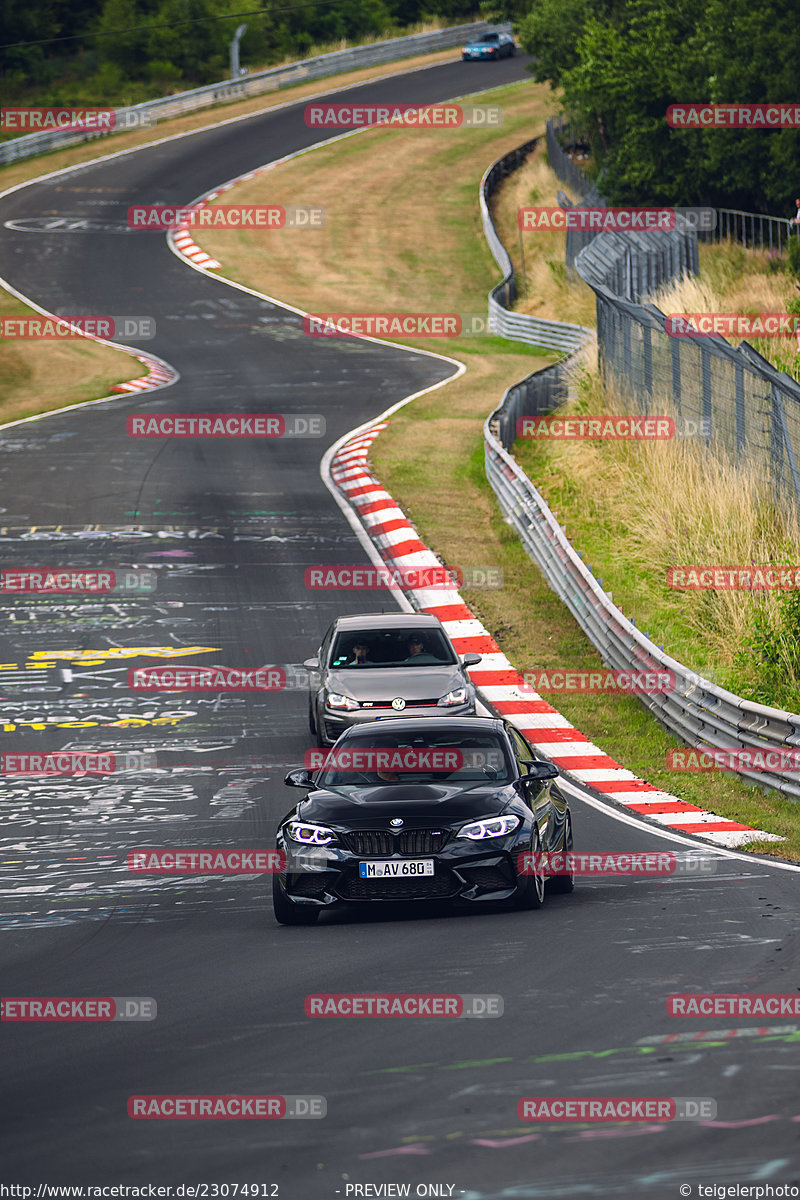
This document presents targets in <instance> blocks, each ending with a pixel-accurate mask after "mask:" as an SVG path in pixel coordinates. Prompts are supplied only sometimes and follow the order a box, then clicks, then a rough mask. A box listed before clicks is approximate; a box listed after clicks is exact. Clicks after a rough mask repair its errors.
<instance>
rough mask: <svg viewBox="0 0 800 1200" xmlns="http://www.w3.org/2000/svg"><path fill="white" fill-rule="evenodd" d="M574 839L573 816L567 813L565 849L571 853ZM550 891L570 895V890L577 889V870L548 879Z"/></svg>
mask: <svg viewBox="0 0 800 1200" xmlns="http://www.w3.org/2000/svg"><path fill="white" fill-rule="evenodd" d="M573 844H574V843H573V839H572V817H571V816H570V815H569V813H567V825H566V829H565V831H564V850H565V851H566V852H567V853H568V854H569V852H570V851H571V850H572V848H573ZM547 888H548V891H550V892H553V893H554V894H555V895H557V896H558V895H568V894H569V892H574V891H575V872H574V871H570V873H569V875H554V876H553V877H552V879H548V881H547Z"/></svg>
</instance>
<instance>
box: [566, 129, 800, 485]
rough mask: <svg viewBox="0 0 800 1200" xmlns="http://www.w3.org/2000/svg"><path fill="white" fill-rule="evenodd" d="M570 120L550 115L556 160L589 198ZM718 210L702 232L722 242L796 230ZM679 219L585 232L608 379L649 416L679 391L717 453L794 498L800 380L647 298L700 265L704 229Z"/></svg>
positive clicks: (580, 264) (582, 264)
mask: <svg viewBox="0 0 800 1200" xmlns="http://www.w3.org/2000/svg"><path fill="white" fill-rule="evenodd" d="M564 128H565V127H564V126H563V125H562V124H560V123H559V121H558V120H557V119H555V120H553V121H550V122H548V152H549V154H550V162H551V165H552V166H553V169H554V170H555V172H556V174H557V175H559V177H560V178H562V180H563V181H564V182H565V183H569V184H570V185H571V186H573V187H575V189H576V190H577V191H582V193H583V196H584V200H585V198H586V196H587V195H591V191H592V185H591V183H590V181H589V180H588V178H587V177H586V176H585V174H584V173H583V172H582V171H581V170H580V168H579V167H578V166H577V164H576V163H574V162H573V161H572V160H571V159H570V158H569V157H568V156H567V155H566V154H565V153H564V151H563V150H562V149H561V147H560V146H558V148H556V147H557V145H558V136H557V135H559V134H560V135H561V136H564ZM595 195H596V192H595ZM717 214H718V222H717V228H716V229H715V230H713V231H710V232H708V233H705V234H702V235H700V236H706V237H714V238H715V240H717V241H719V239H720V238H721V237H722V236H734V235H735V234H736V235H738V238H739V240H741V241H742V242H743V244H745V245H748V246H750V247H751V248H759V247H760V246H761V243H762V242H765V243H766V245H765V248H769V245H770V238H771V239H772V244H773V245H774V246H776V247H777V245H778V239H779V238H780V239H782V240H781V241H780V245H781V246H783V247H784V248H785V246H786V239H787V238H788V237H791V236H796V234H794V233H793V231H792V229H791V222H790V221H789V220H788V219H784V218H782V217H766V216H765V217H759V216H758V214H752V213H737V212H735V210H730V209H718V210H717ZM731 214H733V216H732V217H731ZM734 217H735V218H736V220H734V219H733V218H734ZM729 218H730V219H729ZM740 218H747V220H746V221H744V220H741V219H740ZM678 225H679V228H676V229H671V230H661V231H654V232H651V233H637V232H632V233H626V234H618V233H597V234H588V235H584V237H586V236H588V237H589V239H590V240H589V243H588V244H587V245H584V247H583V248H582V249H581V250H580V251H579V253H578V254H577V255H576V256H575V258H574V265H575V270H576V271H577V273H578V275H579V276H580V277H581V279H583V280H584V281H585V282H586V283H588V284H589V286H590V287H591V288H592V290H593V291H594V293H595V297H596V301H597V344H598V357H599V362H600V368H601V371H602V373H603V378H604V379H605V380H606V382H608V383H610V384H613V385H614V386H615V387H616V389H617V390H618V391H619V392H621V393H622V394H623V395H625V396H626V397H627V398H628V400H629V402H630V404H631V406H632V407H633V408H634V409H635V410H637V411H638V412H640V413H642V414H647V413H648V412H651V411H653V410H652V404H653V401H654V397H659V398H660V399H661V400H662V401H663V400H669V399H671V402H672V405H673V407H674V409H675V411H676V413H677V415H678V416H679V418H681V419H682V420H688V421H691V422H693V423H694V428H695V429H696V430H697V431H698V433H699V436H701V437H702V438H703V440H704V441H705V443H706V445H707V446H708V448H709V451H713V452H714V453H717V454H720V453H724V454H726V455H729V456H731V457H732V458H734V459H735V460H737V461H741V462H743V463H744V462H746V463H747V464H748V465H751V466H753V467H754V468H755V469H756V470H757V472H758V473H759V474H760V475H761V476H762V477H763V478H765V479H769V480H770V481H771V483H772V487H773V491H774V495H775V500H776V502H777V503H778V504H781V505H783V506H787V505H793V504H795V503H797V501H798V500H800V475H799V474H798V468H800V385H798V384H797V383H796V382H795V381H794V380H793V379H792V378H791V376H789V375H787V374H786V373H785V372H783V371H779V370H778V369H777V368H775V367H773V366H772V365H771V364H770V363H769V362H767V360H766V359H765V358H763V356H762V355H761V354H759V353H758V351H757V350H756V349H755V348H754V347H753V346H751V345H749V343H748V342H743V343H742V344H741V345H740V346H738V347H734V346H731V345H730V343H729V342H727V341H726V340H725V338H724V337H721V336H706V335H700V336H685V335H683V334H682V335H681V336H676V330H675V327H674V323H670V324H669V329H670V331H669V332H668V322H667V316H666V314H665V313H663V312H662V311H661V310H660V309H659V308H657V307H656V306H655V305H654V304H650V303H648V296H649V295H651V294H652V293H653V292H655V291H656V290H657V289H658V288H659V287H660V286H661V285H662V284H664V283H666V282H668V281H670V280H673V279H679V278H681V276H683V275H687V274H696V273H697V271H698V269H699V258H698V232H697V230H696V229H694V228H690V227H687V226H686V225H685V223H683V222H681V221H680V220H679V222H678ZM681 225H684V227H683V228H681V227H680V226H681ZM721 231H723V232H721ZM756 243H757V244H756Z"/></svg>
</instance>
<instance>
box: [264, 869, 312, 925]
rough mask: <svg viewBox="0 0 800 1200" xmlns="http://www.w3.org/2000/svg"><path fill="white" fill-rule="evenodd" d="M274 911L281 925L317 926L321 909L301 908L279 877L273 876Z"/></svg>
mask: <svg viewBox="0 0 800 1200" xmlns="http://www.w3.org/2000/svg"><path fill="white" fill-rule="evenodd" d="M272 910H273V912H274V913H275V920H276V921H277V922H278V924H279V925H315V924H316V922H317V917H318V916H319V909H317V908H306V906H305V905H303V906H302V907H300V906H299V905H297V904H295V903H294V901H293V900H290V899H289V897H288V896H287V895H286V893H285V891H284V890H283V888H282V887H281V885H280V880H279V879H278V876H277V875H273V876H272Z"/></svg>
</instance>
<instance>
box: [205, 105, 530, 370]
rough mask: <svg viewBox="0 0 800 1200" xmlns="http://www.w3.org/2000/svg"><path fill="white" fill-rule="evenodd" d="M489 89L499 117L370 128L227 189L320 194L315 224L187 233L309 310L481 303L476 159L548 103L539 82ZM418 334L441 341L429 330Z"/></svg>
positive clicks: (232, 195)
mask: <svg viewBox="0 0 800 1200" xmlns="http://www.w3.org/2000/svg"><path fill="white" fill-rule="evenodd" d="M497 96H500V93H497V94H493V95H492V96H481V97H480V101H481V102H482V103H495V102H499V103H501V104H502V107H503V109H504V121H503V124H502V125H501V126H500V127H499V128H495V129H491V130H488V131H487V130H483V129H480V128H473V129H460V130H456V129H430V130H428V129H426V130H414V129H398V128H378V129H372V130H368V131H367V132H365V133H360V134H358V135H357V136H354V137H351V138H346V139H344V140H342V141H340V142H338V143H337V144H336V145H334V146H330V147H322V148H320V149H318V150H314V151H313V157H311V158H310V157H309V155H307V154H306V155H302V156H300V157H299V158H296V159H294V160H293V161H291V162H288V163H285V164H283V165H281V166H280V167H279V168H276V169H273V170H270V171H266V172H264V173H262V174H261V175H258V176H256V178H254V179H252V180H250V181H248V182H246V183H243V184H240V185H239V186H238V187H236V188H235V189H234V190H233V191H232V192H229V193H227V194H226V201H228V200H229V199H235V201H236V202H238V203H242V204H264V203H270V204H273V203H274V204H283V205H291V204H318V205H322V206H323V207H324V208H325V209H326V211H327V222H326V224H325V226H324V227H323V228H322V229H317V230H291V229H282V230H264V231H256V232H252V233H251V232H239V231H233V230H223V229H216V230H209V231H208V232H205V231H204V232H202V233H200V232H199V231H198V235H197V237H196V239H195V240H196V241H198V242H199V244H201V245H202V247H203V249H204V250H206V251H207V252H208V253H209V254H211V255H212V256H213V257H214V258H216V259H218V260H219V261H220V262H221V263H222V271H223V273H224V274H229V275H231V276H232V277H234V278H236V279H237V280H239V281H240V282H244V283H246V284H247V285H248V286H250V287H253V288H255V289H257V290H259V291H266V292H268V293H269V294H270V295H272V296H275V297H276V298H278V299H283V300H286V301H287V302H288V303H291V304H295V305H297V306H299V307H301V308H306V309H308V310H311V311H314V312H337V311H338V312H348V311H368V312H371V311H377V312H383V311H387V310H388V311H414V312H419V311H425V312H427V311H444V312H478V313H485V312H486V293H487V291H488V288H489V286H490V284H491V282H492V280H494V279H496V278H497V273H496V268H494V266H493V264H492V260H491V256H490V254H489V250H488V247H487V246H486V241H485V239H484V237H483V232H482V229H481V224H480V214H479V210H478V205H477V189H478V183H479V181H480V178H481V175H482V174H483V172H484V170H485V169H486V165H487V162H491V161H492V159H494V158H497V157H499V156H500V155H501V154H503V153H505V152H506V151H507V150H509V149H512V148H513V147H515V146H517V145H519V143H520V142H521V141H524V140H525V138H526V137H528V136H530V132H529V131H531V130H533V131H534V132H541V131H542V130H543V128H544V123H545V120H546V118H547V116H548V115H549V114H550V112H551V111H552V108H553V101H552V98H551V94H550V92H549V89H547V88H545V87H544V86H541V85H535V84H526V85H524V86H516V87H512V88H507V89H504V90H503V92H502V99H500V100H499V101H498V100H497ZM365 159H366V160H367V161H368V164H369V165H368V168H367V169H366V170H365V168H364V162H365ZM356 195H357V196H358V207H357V209H356V207H355V206H354V204H353V197H354V196H356ZM389 296H391V303H389V302H388V300H387V297H389ZM405 340H407V341H410V342H413V341H414V339H410V338H409V339H405ZM420 344H421V345H425V346H428V347H429V348H436V349H438V348H440V347H439V346H438V345H437V346H435V347H434V346H433V344H432V343H431V342H430V341H429V340H428V339H421V340H420Z"/></svg>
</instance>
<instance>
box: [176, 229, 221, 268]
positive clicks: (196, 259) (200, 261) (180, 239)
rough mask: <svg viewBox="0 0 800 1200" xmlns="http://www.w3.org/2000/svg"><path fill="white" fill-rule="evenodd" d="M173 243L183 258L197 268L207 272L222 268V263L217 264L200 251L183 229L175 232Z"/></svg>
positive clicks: (209, 256) (213, 259) (208, 255)
mask: <svg viewBox="0 0 800 1200" xmlns="http://www.w3.org/2000/svg"><path fill="white" fill-rule="evenodd" d="M173 241H174V243H175V246H176V248H177V249H178V250H180V252H181V254H182V255H183V256H184V258H188V259H189V261H190V262H193V263H196V265H197V266H198V267H205V269H206V270H207V271H214V270H216V269H217V268H218V267H221V266H222V263H218V262H217V260H216V259H215V258H212V257H211V255H210V254H206V252H205V250H201V249H200V247H199V246H198V245H197V243H196V242H195V241H194V239H193V238H192V235H191V234H190V233H189V232H188V231H187V230H186V229H185V228H180V229H176V230H175V232H174V235H173Z"/></svg>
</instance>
